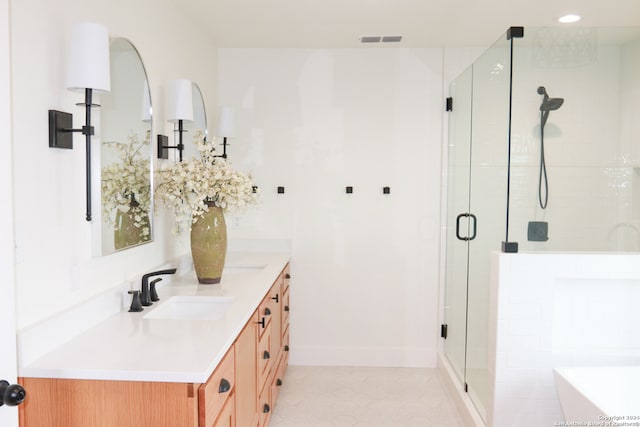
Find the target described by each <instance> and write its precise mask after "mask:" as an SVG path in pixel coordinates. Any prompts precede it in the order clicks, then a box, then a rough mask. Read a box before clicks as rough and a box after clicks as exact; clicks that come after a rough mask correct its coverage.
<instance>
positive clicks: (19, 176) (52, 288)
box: [11, 0, 216, 328]
mask: <svg viewBox="0 0 640 427" xmlns="http://www.w3.org/2000/svg"><path fill="white" fill-rule="evenodd" d="M11 8H12V10H11V26H12V33H11V37H12V40H11V54H12V72H13V81H12V89H13V97H12V113H13V130H14V131H13V149H14V153H13V164H14V179H15V233H16V250H17V253H16V256H17V264H16V288H17V318H18V327H19V328H22V327H25V326H28V325H30V324H33V323H35V322H37V321H39V320H41V319H44V318H47V317H48V316H50V315H52V314H54V313H56V312H59V311H61V310H63V309H64V308H66V307H69V306H72V305H74V304H77V303H80V302H82V301H84V300H85V299H87V298H89V297H91V296H93V295H96V294H98V293H100V291H102V290H104V289H108V288H111V287H114V286H117V285H119V284H121V283H123V282H126V281H129V280H132V279H136V280H138V278H139V275H140V274H141V273H143V272H145V271H147V270H149V269H152V268H154V267H156V266H157V265H160V264H162V263H164V262H165V261H167V260H168V259H170V258H172V257H174V256H176V255H178V254H180V253H182V252H185V251H186V249H185V248H184V245H180V244H178V245H177V246H176V243H174V242H175V239H174V238H173V236H171V234H170V232H169V231H168V230H170V228H171V227H170V225H169V224H165V222H166V221H165V220H166V218H159V220H158V221H156V225H157V227H156V231H155V241H154V242H153V243H151V244H147V245H143V246H141V247H137V248H134V249H131V250H127V251H124V252H121V253H117V254H112V255H108V256H105V257H97V258H93V257H92V255H91V253H92V245H91V238H92V237H91V225H90V223H87V222H86V221H85V220H84V204H85V175H84V156H85V151H84V143H83V141H82V140H81V137H77V139H76V140H75V141H74V147H75V148H74V150H72V151H69V150H59V149H51V148H49V147H48V143H47V141H48V122H47V110H49V109H59V110H62V111H68V112H72V113H73V114H74V127H79V126H80V125H81V123H83V120H84V116H83V110H82V109H81V108H79V107H76V106H75V103H77V102H82V100H83V96H82V95H81V94H78V93H73V92H69V91H67V90H66V88H65V77H64V76H65V66H66V65H65V64H66V50H65V49H66V46H67V39H68V37H69V27H70V25H71V23H73V22H77V21H95V22H100V23H102V24H105V25H106V26H107V27H108V28H109V30H110V34H111V35H112V36H115V37H125V38H128V39H129V40H131V41H132V42H133V44H134V45H135V46H136V47H137V48H138V50H139V52H140V55H141V57H142V60H143V61H144V62H145V66H146V69H147V73H148V77H149V81H150V88H151V93H152V102H153V104H154V115H155V117H154V136H153V141H155V133H158V131H160V132H161V133H164V134H167V133H168V131H169V129H170V127H168V126H167V127H165V121H164V117H163V116H164V94H163V87H164V85H165V84H166V82H167V81H168V80H170V79H173V78H180V77H184V78H190V79H192V80H194V81H196V82H197V83H198V84H199V85H200V88H201V89H202V91H203V93H204V96H205V98H206V101H207V104H208V105H210V106H211V107H210V108H212V109H213V105H214V104H213V101H214V100H215V72H216V63H215V55H214V48H215V47H214V46H212V45H211V43H209V42H208V41H207V39H206V38H205V36H204V34H203V33H202V32H201V31H199V30H198V28H197V27H195V26H194V25H193V23H192V22H190V21H188V20H187V19H185V18H184V17H183V15H182V13H181V11H180V9H179V7H178V6H177V5H175V4H174V2H171V1H152V0H144V1H135V2H130V1H125V0H115V1H109V2H105V1H99V0H91V1H83V0H61V1H56V2H51V1H48V0H16V1H12V3H11ZM214 111H215V110H214ZM94 116H95V117H99V114H98V112H97V111H96V113H94ZM96 144H97V141H96ZM94 218H98V220H99V218H100V212H97V211H96V212H94Z"/></svg>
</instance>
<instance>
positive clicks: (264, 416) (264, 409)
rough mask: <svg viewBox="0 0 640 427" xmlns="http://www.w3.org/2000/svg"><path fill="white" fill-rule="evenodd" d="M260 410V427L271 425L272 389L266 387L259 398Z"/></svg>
mask: <svg viewBox="0 0 640 427" xmlns="http://www.w3.org/2000/svg"><path fill="white" fill-rule="evenodd" d="M258 409H259V410H260V422H259V424H258V425H259V426H260V427H266V426H267V425H269V419H270V418H271V410H272V409H271V387H265V388H264V389H263V390H262V392H261V393H260V396H259V397H258Z"/></svg>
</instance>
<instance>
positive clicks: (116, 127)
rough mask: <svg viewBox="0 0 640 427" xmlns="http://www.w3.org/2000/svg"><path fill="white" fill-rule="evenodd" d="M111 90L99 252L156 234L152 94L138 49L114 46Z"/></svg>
mask: <svg viewBox="0 0 640 427" xmlns="http://www.w3.org/2000/svg"><path fill="white" fill-rule="evenodd" d="M110 60H111V91H110V92H108V93H104V94H102V95H101V96H100V104H101V107H100V130H99V133H100V140H101V144H100V146H101V149H100V164H101V179H100V180H96V181H97V182H100V183H101V191H96V192H95V193H96V194H99V195H100V200H99V205H100V206H101V210H102V215H101V217H102V221H99V220H94V231H95V232H94V236H93V238H94V248H95V250H94V252H95V253H97V254H101V255H105V254H109V253H112V252H114V251H118V250H123V249H127V248H130V247H133V246H137V245H140V244H142V243H147V242H150V241H151V239H152V235H151V225H152V214H153V210H152V209H151V207H152V206H153V201H152V191H151V144H150V142H151V141H150V138H151V95H150V93H149V84H148V81H147V74H146V72H145V69H144V65H143V63H142V59H141V58H140V55H139V54H138V51H137V50H136V48H135V47H134V46H133V45H132V44H131V43H130V42H129V41H128V40H126V39H122V38H116V39H113V40H112V42H111V46H110Z"/></svg>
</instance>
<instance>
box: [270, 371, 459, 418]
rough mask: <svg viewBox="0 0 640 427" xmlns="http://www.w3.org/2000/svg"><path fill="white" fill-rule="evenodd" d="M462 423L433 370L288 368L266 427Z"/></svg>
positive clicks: (436, 373)
mask: <svg viewBox="0 0 640 427" xmlns="http://www.w3.org/2000/svg"><path fill="white" fill-rule="evenodd" d="M347 426H348V427H351V426H353V427H464V424H463V422H462V418H461V417H460V415H459V413H458V412H457V410H456V408H455V406H454V403H453V402H452V401H451V398H450V397H449V395H448V394H447V391H446V389H445V385H444V384H443V383H442V382H441V380H440V378H439V377H438V372H437V370H436V369H413V368H352V367H326V366H322V367H309V366H289V368H288V370H287V374H286V377H285V380H284V384H283V386H282V389H281V391H280V396H279V397H278V403H277V406H276V407H275V410H274V412H273V414H272V415H271V422H270V424H269V427H347Z"/></svg>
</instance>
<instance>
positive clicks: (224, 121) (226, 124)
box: [216, 107, 235, 159]
mask: <svg viewBox="0 0 640 427" xmlns="http://www.w3.org/2000/svg"><path fill="white" fill-rule="evenodd" d="M218 136H221V137H222V155H220V156H216V157H222V158H223V159H226V158H227V145H228V144H227V138H232V137H234V136H235V129H234V127H233V109H231V107H220V115H219V116H218Z"/></svg>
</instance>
